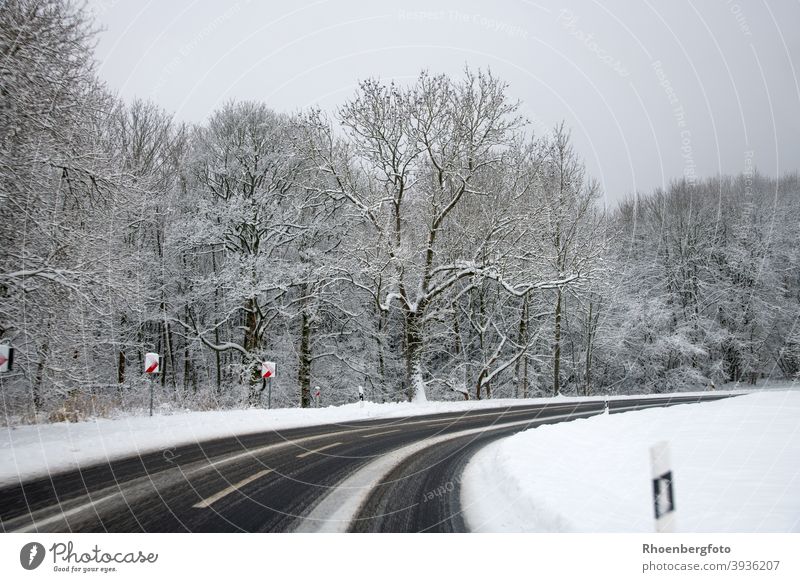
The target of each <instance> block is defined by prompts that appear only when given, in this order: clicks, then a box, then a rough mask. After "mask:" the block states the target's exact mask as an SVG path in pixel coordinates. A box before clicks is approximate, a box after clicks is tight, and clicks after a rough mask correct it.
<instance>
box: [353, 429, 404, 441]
mask: <svg viewBox="0 0 800 582" xmlns="http://www.w3.org/2000/svg"><path fill="white" fill-rule="evenodd" d="M393 432H400V429H399V428H396V429H394V430H385V431H383V432H373V433H370V434H362V435H361V438H362V439H368V438H371V437H376V436H381V435H382V434H391V433H393Z"/></svg>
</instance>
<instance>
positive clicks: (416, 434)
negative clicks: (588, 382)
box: [0, 395, 725, 532]
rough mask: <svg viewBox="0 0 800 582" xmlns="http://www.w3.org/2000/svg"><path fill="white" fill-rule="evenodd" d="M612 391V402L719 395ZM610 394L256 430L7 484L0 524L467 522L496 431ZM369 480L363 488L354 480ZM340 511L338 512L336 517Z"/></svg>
mask: <svg viewBox="0 0 800 582" xmlns="http://www.w3.org/2000/svg"><path fill="white" fill-rule="evenodd" d="M723 397H725V396H720V395H709V396H688V397H687V396H673V397H661V398H641V399H628V400H621V401H612V402H611V403H610V406H611V412H612V413H613V412H617V411H622V410H631V409H636V408H646V407H651V406H663V405H669V404H679V403H680V404H683V403H687V402H697V401H699V400H713V399H718V398H723ZM603 407H604V401H603V400H600V399H598V400H594V401H582V402H558V401H554V402H552V403H547V404H541V403H537V404H535V405H531V406H515V407H513V408H500V409H486V408H484V409H478V410H475V411H471V412H457V413H440V414H434V415H426V416H414V417H409V418H400V419H378V420H370V421H359V422H352V423H348V424H338V425H328V426H315V427H307V428H297V429H290V430H284V431H270V432H265V433H261V434H250V435H246V436H242V437H240V438H226V439H219V440H215V441H210V442H205V443H199V444H193V445H186V446H181V447H175V448H171V449H165V450H164V451H159V452H154V453H149V454H145V455H141V456H137V457H133V458H128V459H122V460H119V461H113V462H111V463H105V464H99V465H95V466H92V467H87V468H83V469H81V470H77V471H71V472H67V473H63V474H58V475H52V476H50V477H47V478H39V479H36V480H33V481H29V482H26V483H24V484H20V485H16V486H13V487H8V488H5V489H3V490H0V525H2V530H3V531H6V532H8V531H40V532H44V531H54V532H64V531H91V532H98V531H99V532H102V531H114V532H139V531H147V532H170V531H191V532H228V531H277V532H280V531H295V530H301V531H315V530H318V529H324V527H321V526H325V524H326V522H327V521H329V520H328V517H327V515H328V514H327V513H326V512H327V511H328V509H327V508H328V507H344V506H348V504H349V506H350V507H352V509H353V511H352V513H351V514H344V515H346V518H345V519H344V521H343V522H342V523H340V524H339V526H338V529H340V530H350V531H401V532H410V531H463V530H464V529H465V526H464V522H463V520H462V519H461V510H460V507H459V504H458V499H459V490H460V487H459V480H460V475H461V470H462V469H463V467H464V465H465V464H466V462H467V461H468V460H469V458H470V457H471V456H472V454H474V453H475V452H476V451H477V450H478V449H479V448H480V447H481V446H483V445H484V444H487V443H488V442H491V441H492V440H494V439H497V438H500V437H503V436H507V435H510V434H513V433H515V432H519V431H521V430H525V429H526V428H530V427H534V426H537V425H539V424H544V423H553V422H561V421H564V420H570V419H574V418H582V417H586V416H590V415H593V414H597V413H599V412H602V410H603ZM353 479H360V480H359V481H358V486H350V485H348V483H352V482H353ZM339 518H340V519H341V515H339Z"/></svg>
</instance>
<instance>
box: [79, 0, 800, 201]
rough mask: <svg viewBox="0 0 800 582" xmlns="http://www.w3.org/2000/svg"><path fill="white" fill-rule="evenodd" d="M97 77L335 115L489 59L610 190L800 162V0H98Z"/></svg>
mask: <svg viewBox="0 0 800 582" xmlns="http://www.w3.org/2000/svg"><path fill="white" fill-rule="evenodd" d="M90 5H91V6H92V9H93V10H94V12H95V14H96V17H97V20H98V22H99V24H100V25H101V26H102V27H103V28H104V32H102V34H101V36H100V38H99V45H98V52H97V56H98V60H99V62H100V75H101V77H103V78H104V79H105V80H106V81H107V82H108V84H109V85H110V87H111V88H112V89H113V90H116V91H118V92H119V93H120V95H121V96H122V97H123V98H125V99H132V98H133V97H142V98H149V99H152V100H154V101H156V102H158V103H159V104H160V105H161V106H162V107H164V108H165V109H167V110H169V111H172V112H174V113H175V115H176V117H177V118H178V119H179V120H184V121H190V122H202V121H203V120H205V119H206V118H207V117H208V115H209V114H210V113H211V112H212V111H213V110H214V109H215V108H217V107H219V106H220V104H221V103H223V102H225V101H226V100H228V99H232V98H235V99H257V100H261V101H264V102H266V103H267V104H268V105H269V106H270V107H272V108H273V109H276V110H279V111H287V112H291V111H296V110H298V109H301V108H304V107H306V106H308V105H312V104H314V105H319V106H321V107H323V108H325V109H328V110H333V109H335V107H336V106H337V105H338V104H340V103H341V102H342V101H343V100H345V99H346V98H348V97H349V96H351V95H352V94H353V92H354V90H355V86H356V83H357V82H358V80H359V79H363V78H365V77H380V78H382V79H385V80H389V79H397V80H412V79H413V78H414V77H416V76H417V74H418V73H419V71H420V70H422V69H428V70H430V71H431V72H434V73H439V72H445V73H450V74H453V75H460V74H461V72H462V71H463V69H464V66H465V65H469V66H470V67H472V68H479V67H481V68H485V67H491V69H492V70H493V72H494V73H496V74H497V76H499V77H501V78H503V79H504V80H506V81H508V83H509V84H510V89H509V91H510V94H511V95H512V96H513V97H515V98H518V99H520V100H521V101H522V102H523V113H524V114H525V115H526V116H527V117H528V118H529V119H531V120H532V122H533V124H534V128H535V129H536V130H537V131H540V132H541V131H546V130H548V129H550V128H551V127H552V126H553V125H555V124H556V123H557V122H559V121H560V120H562V119H563V120H565V121H566V122H567V124H568V125H569V126H570V127H571V128H572V133H573V137H574V141H575V144H576V148H577V149H578V151H579V152H580V153H581V154H582V155H583V157H584V159H585V160H586V163H587V166H588V169H589V171H590V173H591V174H592V175H593V176H594V177H596V178H597V179H598V180H600V182H601V184H602V186H603V188H604V191H605V193H606V196H607V198H608V199H609V200H612V201H614V200H618V199H620V198H621V197H623V196H625V195H626V194H629V193H631V192H633V191H636V190H638V191H648V190H651V189H652V188H654V187H656V186H661V185H665V184H667V183H668V182H669V181H670V180H671V179H673V178H680V177H681V176H683V175H686V176H688V177H689V178H692V177H697V178H703V177H706V176H713V175H716V174H718V173H720V172H722V173H738V172H741V171H743V170H744V169H745V166H746V164H747V163H749V162H748V160H752V161H753V163H754V164H755V165H756V167H757V168H758V169H759V171H760V172H762V173H764V174H768V175H773V176H774V175H779V174H783V173H785V172H790V171H795V170H797V169H798V166H800V162H798V160H800V81H798V73H800V26H799V25H800V2H798V1H797V0H781V1H772V2H763V1H747V0H705V1H695V2H688V1H683V0H677V1H675V0H671V1H669V2H657V1H656V0H645V1H642V2H638V1H637V2H633V1H629V2H621V1H620V2H617V1H613V2H611V1H605V2H602V3H601V2H595V1H592V0H576V1H571V2H546V1H542V2H527V1H525V0H505V1H497V2H477V1H461V2H458V1H455V0H429V1H427V2H424V1H420V0H410V1H407V2H402V3H399V2H391V3H390V2H376V1H373V2H368V1H366V0H364V1H362V0H339V1H337V0H317V1H307V2H306V1H300V2H292V3H280V2H257V1H253V0H250V1H248V0H239V1H238V2H221V1H211V0H171V1H169V2H165V1H162V2H156V1H153V0H150V1H142V0H138V1H135V0H92V1H91V2H90Z"/></svg>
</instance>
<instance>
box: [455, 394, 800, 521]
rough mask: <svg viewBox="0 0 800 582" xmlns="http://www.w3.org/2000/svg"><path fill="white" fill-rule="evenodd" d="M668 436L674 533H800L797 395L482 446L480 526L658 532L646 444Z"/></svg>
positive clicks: (541, 430)
mask: <svg viewBox="0 0 800 582" xmlns="http://www.w3.org/2000/svg"><path fill="white" fill-rule="evenodd" d="M659 441H667V442H668V443H669V447H670V453H671V457H672V471H673V478H674V490H675V506H676V514H675V518H676V528H675V530H676V531H680V532H798V531H800V493H799V492H800V391H797V390H794V391H778V392H776V391H763V392H759V393H754V394H750V395H746V396H741V397H739V398H731V399H726V400H721V401H718V402H710V403H703V404H689V405H680V406H675V407H671V408H659V409H652V410H644V411H638V412H627V413H621V414H612V415H602V416H595V417H592V418H589V419H585V420H576V421H572V422H568V423H561V424H557V425H548V426H542V427H538V428H535V429H531V430H528V431H525V432H522V433H519V434H517V435H514V436H512V437H509V438H506V439H502V440H500V441H497V442H495V443H492V444H490V445H489V446H487V447H485V448H484V449H482V450H481V451H480V452H479V453H478V454H477V455H475V457H473V458H472V460H471V461H470V462H469V464H468V465H467V467H466V469H465V472H464V475H463V477H462V498H461V501H462V504H463V505H464V508H465V512H466V518H467V523H468V524H469V526H470V529H472V531H481V532H549V531H556V532H652V531H654V527H655V524H654V520H653V500H652V481H651V469H650V456H649V449H650V447H651V446H652V445H654V444H656V443H657V442H659Z"/></svg>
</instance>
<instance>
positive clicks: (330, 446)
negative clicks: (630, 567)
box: [297, 443, 342, 459]
mask: <svg viewBox="0 0 800 582" xmlns="http://www.w3.org/2000/svg"><path fill="white" fill-rule="evenodd" d="M340 444H342V443H332V444H330V445H325V446H324V447H320V448H318V449H311V450H310V451H306V452H305V453H300V454H299V455H297V458H298V459H304V458H306V457H307V456H309V455H313V454H315V453H319V452H322V451H326V450H328V449H332V448H333V447H336V446H339V445H340Z"/></svg>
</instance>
